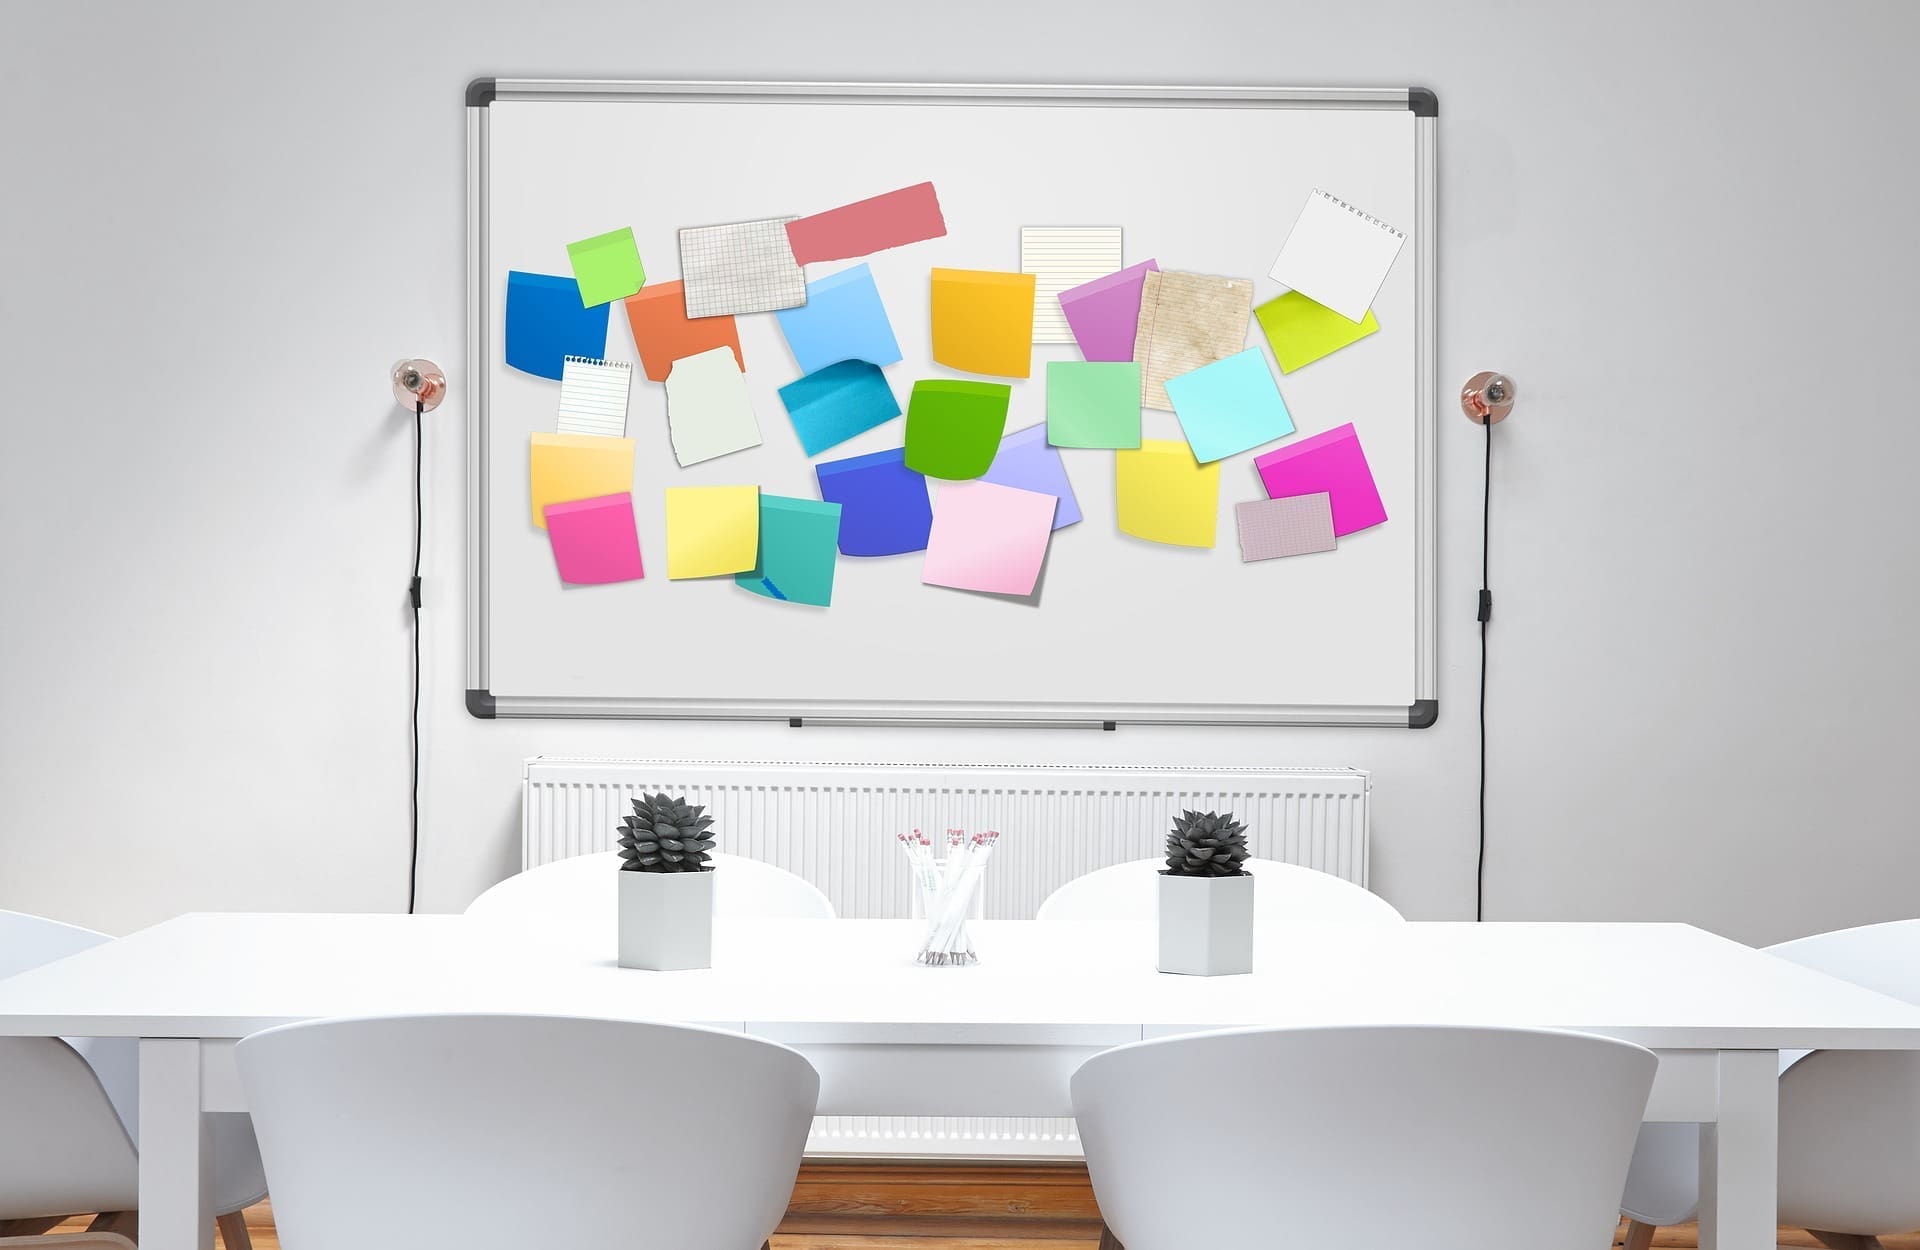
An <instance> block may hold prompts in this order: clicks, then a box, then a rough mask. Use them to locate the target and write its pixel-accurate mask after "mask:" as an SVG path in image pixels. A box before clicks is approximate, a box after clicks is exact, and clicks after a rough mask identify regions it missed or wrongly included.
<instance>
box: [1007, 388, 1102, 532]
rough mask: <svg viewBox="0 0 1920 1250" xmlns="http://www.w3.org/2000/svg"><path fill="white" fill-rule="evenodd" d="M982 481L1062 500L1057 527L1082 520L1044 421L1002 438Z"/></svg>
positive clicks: (1055, 519) (1055, 518) (1056, 516)
mask: <svg viewBox="0 0 1920 1250" xmlns="http://www.w3.org/2000/svg"><path fill="white" fill-rule="evenodd" d="M1137 394H1138V392H1137V391H1136V396H1137ZM980 480H981V481H983V482H994V483H997V484H998V485H1001V486H1013V487H1017V488H1018V489H1020V490H1030V491H1034V492H1036V493H1037V494H1041V495H1052V496H1053V497H1054V498H1055V499H1058V500H1059V501H1060V503H1059V506H1057V507H1056V508H1054V510H1053V528H1055V529H1060V528H1061V527H1063V526H1067V525H1072V524H1073V523H1074V522H1075V521H1078V520H1079V519H1080V504H1079V503H1078V502H1077V501H1076V500H1075V499H1074V497H1073V483H1072V482H1069V481H1068V480H1067V466H1066V463H1065V462H1064V461H1062V460H1061V459H1060V451H1059V449H1058V448H1056V447H1051V446H1049V445H1048V444H1047V427H1046V426H1045V425H1044V424H1043V425H1030V426H1028V427H1027V428H1026V429H1024V430H1015V431H1014V432H1013V433H1011V434H1009V435H1007V436H1006V437H1005V438H1003V439H1001V440H1000V450H999V451H998V452H997V453H995V455H994V457H993V464H992V465H990V466H988V468H987V471H986V472H985V473H982V474H981V475H980Z"/></svg>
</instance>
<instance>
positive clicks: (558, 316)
mask: <svg viewBox="0 0 1920 1250" xmlns="http://www.w3.org/2000/svg"><path fill="white" fill-rule="evenodd" d="M608 307H609V306H608V305H606V304H596V305H594V306H593V307H592V308H582V307H581V306H580V284H579V283H578V282H575V281H574V280H573V279H572V278H556V277H554V276H553V275H552V274H545V273H522V272H520V271H519V270H518V269H514V270H510V271H508V273H507V364H508V365H509V366H511V367H512V368H515V369H518V370H520V371H521V372H522V373H531V374H533V375H534V376H535V377H541V378H552V379H553V380H554V381H556V382H557V381H559V380H560V370H561V367H562V366H563V365H564V364H565V363H566V359H567V357H569V356H586V357H588V358H589V359H592V360H599V359H601V358H603V357H604V356H605V355H606V354H607V309H608Z"/></svg>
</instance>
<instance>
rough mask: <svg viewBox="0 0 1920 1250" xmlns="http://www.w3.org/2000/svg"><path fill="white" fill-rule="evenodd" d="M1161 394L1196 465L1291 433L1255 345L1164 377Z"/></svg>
mask: <svg viewBox="0 0 1920 1250" xmlns="http://www.w3.org/2000/svg"><path fill="white" fill-rule="evenodd" d="M1167 398H1168V399H1170V400H1172V401H1173V411H1174V413H1175V414H1176V415H1177V416H1179V418H1180V428H1181V430H1182V431H1184V432H1185V433H1186V436H1187V445H1188V446H1190V447H1192V448H1193V458H1194V459H1195V460H1197V461H1199V462H1200V463H1201V464H1206V463H1207V462H1209V461H1212V460H1224V459H1226V458H1227V457H1228V456H1231V455H1236V454H1238V453H1239V452H1243V451H1246V450H1247V449H1248V448H1251V447H1258V446H1259V445H1260V444H1262V443H1271V442H1272V441H1273V440H1274V439H1276V438H1284V437H1286V436H1287V435H1289V434H1291V433H1293V417H1292V416H1291V415H1289V414H1288V412H1287V402H1286V401H1285V400H1284V399H1281V398H1280V387H1279V385H1278V384H1276V383H1275V382H1274V380H1273V370H1272V369H1269V368H1268V367H1267V358H1266V357H1265V356H1263V355H1261V354H1260V349H1259V348H1257V347H1249V348H1248V349H1247V350H1246V351H1244V352H1235V353H1234V354H1233V355H1231V356H1228V357H1226V358H1225V359H1223V360H1216V361H1214V362H1213V363H1212V364H1210V365H1202V366H1200V367H1199V368H1198V369H1195V370H1194V371H1193V372H1191V373H1182V374H1179V375H1177V376H1175V377H1171V378H1168V379H1167Z"/></svg>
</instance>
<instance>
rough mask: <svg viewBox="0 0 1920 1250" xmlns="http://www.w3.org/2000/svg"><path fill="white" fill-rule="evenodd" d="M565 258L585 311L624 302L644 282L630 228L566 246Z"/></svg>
mask: <svg viewBox="0 0 1920 1250" xmlns="http://www.w3.org/2000/svg"><path fill="white" fill-rule="evenodd" d="M567 259H568V260H570V261H572V262H573V277H574V281H576V282H578V283H579V284H580V303H581V305H582V306H584V307H587V308H592V307H594V306H595V305H596V304H608V303H612V302H613V301H614V300H617V299H625V298H627V296H629V295H633V294H636V293H638V292H639V290H640V288H641V287H643V286H645V285H646V282H647V271H646V269H645V267H643V266H642V265H641V264H640V249H639V248H638V247H637V246H635V244H634V241H633V230H632V228H631V227H629V226H622V227H620V228H619V229H618V230H610V231H608V232H607V233H606V234H596V235H594V236H593V237H592V238H591V239H582V240H580V241H579V242H578V243H569V244H567Z"/></svg>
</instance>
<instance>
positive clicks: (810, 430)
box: [780, 360, 900, 456]
mask: <svg viewBox="0 0 1920 1250" xmlns="http://www.w3.org/2000/svg"><path fill="white" fill-rule="evenodd" d="M780 402H781V403H783V404H785V405H786V406H787V416H788V417H790V418H791V419H792V420H793V432H794V433H796V434H798V435H799V436H800V446H801V447H802V448H803V449H805V451H806V453H807V454H808V455H809V456H817V455H819V454H820V453H821V452H823V451H825V450H826V449H827V448H829V447H832V446H834V445H836V444H838V443H844V442H846V441H847V440H848V439H850V438H852V437H853V436H854V435H856V434H864V433H866V432H867V431H868V430H871V429H872V428H873V427H874V426H876V425H879V424H880V423H881V422H883V421H891V420H892V419H893V418H895V417H897V416H899V415H900V401H898V400H896V399H895V398H894V397H893V388H892V387H890V386H888V385H887V379H886V376H885V375H884V374H882V373H881V372H880V366H879V365H876V364H870V363H868V362H867V361H864V360H842V361H838V362H836V363H834V364H830V365H828V366H827V367H826V368H824V369H817V370H815V371H814V372H812V373H809V374H808V375H807V376H805V377H804V378H800V379H798V380H796V381H793V382H789V383H787V384H786V385H785V386H783V387H781V388H780Z"/></svg>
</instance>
